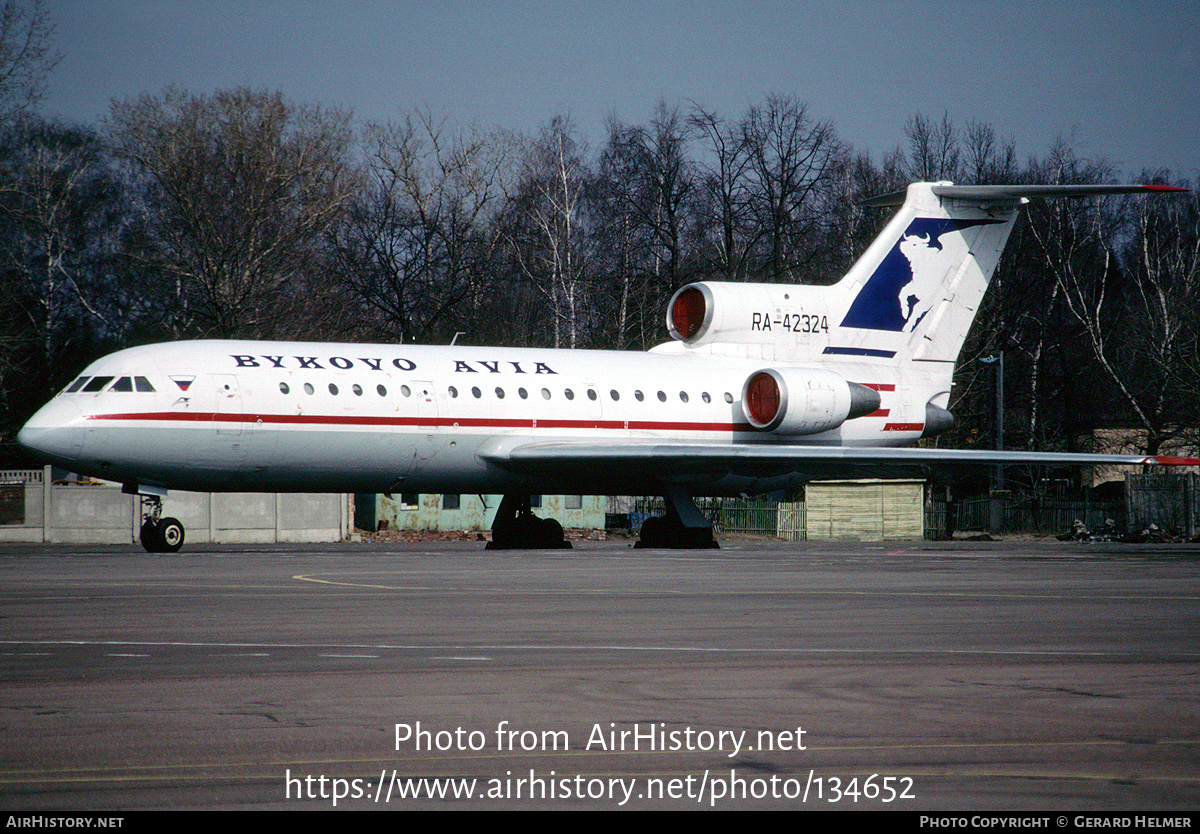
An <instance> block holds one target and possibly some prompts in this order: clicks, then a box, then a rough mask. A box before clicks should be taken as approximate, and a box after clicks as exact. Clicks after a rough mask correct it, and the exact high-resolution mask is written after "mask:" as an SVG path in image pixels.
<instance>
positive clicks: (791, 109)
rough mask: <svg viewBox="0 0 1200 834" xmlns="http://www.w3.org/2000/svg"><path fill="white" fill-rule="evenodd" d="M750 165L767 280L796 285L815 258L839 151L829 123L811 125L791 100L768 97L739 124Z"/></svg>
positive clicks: (803, 108)
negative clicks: (741, 124)
mask: <svg viewBox="0 0 1200 834" xmlns="http://www.w3.org/2000/svg"><path fill="white" fill-rule="evenodd" d="M742 130H743V132H744V134H745V138H746V147H747V153H748V154H749V157H750V164H749V166H748V169H747V173H748V174H749V176H750V177H751V181H752V186H751V190H750V204H751V206H752V207H753V211H754V214H755V216H756V218H757V221H758V224H759V227H760V228H761V229H762V234H763V236H764V237H765V238H766V241H767V244H768V252H767V253H766V254H765V256H764V257H763V258H762V261H761V262H762V269H763V272H764V274H765V276H766V277H769V278H770V279H771V280H774V281H797V282H798V281H800V280H801V278H802V277H808V276H804V274H803V271H804V269H805V267H806V266H807V265H808V264H809V263H810V262H811V261H812V260H813V259H814V257H815V256H816V255H818V254H819V252H820V249H821V244H822V243H823V241H822V240H821V238H822V232H823V230H824V229H823V227H824V224H825V223H826V222H827V221H828V219H829V214H828V210H829V208H830V200H829V199H828V198H829V197H830V192H832V191H836V184H837V181H838V175H837V172H838V170H839V167H840V166H841V165H842V163H843V162H844V161H845V160H844V151H843V148H842V145H841V143H839V142H838V140H837V136H836V134H835V133H834V130H833V125H832V124H831V123H829V122H818V121H814V120H813V119H812V118H811V117H810V116H809V115H808V107H807V105H805V104H804V103H802V102H800V101H797V100H796V99H795V98H793V97H790V96H780V95H771V96H768V97H767V101H766V103H765V104H764V105H763V106H762V107H759V106H757V105H755V106H752V107H751V108H750V110H749V111H748V112H747V114H746V118H745V120H744V121H743V127H742Z"/></svg>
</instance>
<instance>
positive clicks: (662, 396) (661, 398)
mask: <svg viewBox="0 0 1200 834" xmlns="http://www.w3.org/2000/svg"><path fill="white" fill-rule="evenodd" d="M658 401H659V402H660V403H665V402H666V401H667V395H666V392H664V391H659V392H658Z"/></svg>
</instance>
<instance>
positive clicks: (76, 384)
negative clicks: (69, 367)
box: [66, 376, 91, 394]
mask: <svg viewBox="0 0 1200 834" xmlns="http://www.w3.org/2000/svg"><path fill="white" fill-rule="evenodd" d="M89 379H91V377H89V376H81V377H80V378H79V379H77V380H75V381H74V382H72V383H71V385H70V386H69V387H68V388H67V390H66V393H68V394H74V393H75V392H76V391H78V390H79V389H80V388H82V387H83V383H85V382H87V381H88V380H89Z"/></svg>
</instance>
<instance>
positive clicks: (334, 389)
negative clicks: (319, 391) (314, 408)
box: [329, 382, 337, 397]
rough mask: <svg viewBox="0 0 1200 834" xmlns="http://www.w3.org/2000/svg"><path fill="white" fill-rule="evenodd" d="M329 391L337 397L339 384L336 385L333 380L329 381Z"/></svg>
mask: <svg viewBox="0 0 1200 834" xmlns="http://www.w3.org/2000/svg"><path fill="white" fill-rule="evenodd" d="M329 393H330V394H333V395H334V396H335V397H336V396H337V386H336V385H334V384H333V383H332V382H331V383H329Z"/></svg>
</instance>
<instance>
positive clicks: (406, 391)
mask: <svg viewBox="0 0 1200 834" xmlns="http://www.w3.org/2000/svg"><path fill="white" fill-rule="evenodd" d="M400 393H401V394H403V395H404V396H406V397H411V396H412V389H411V388H409V387H408V386H407V385H401V386H400Z"/></svg>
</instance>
